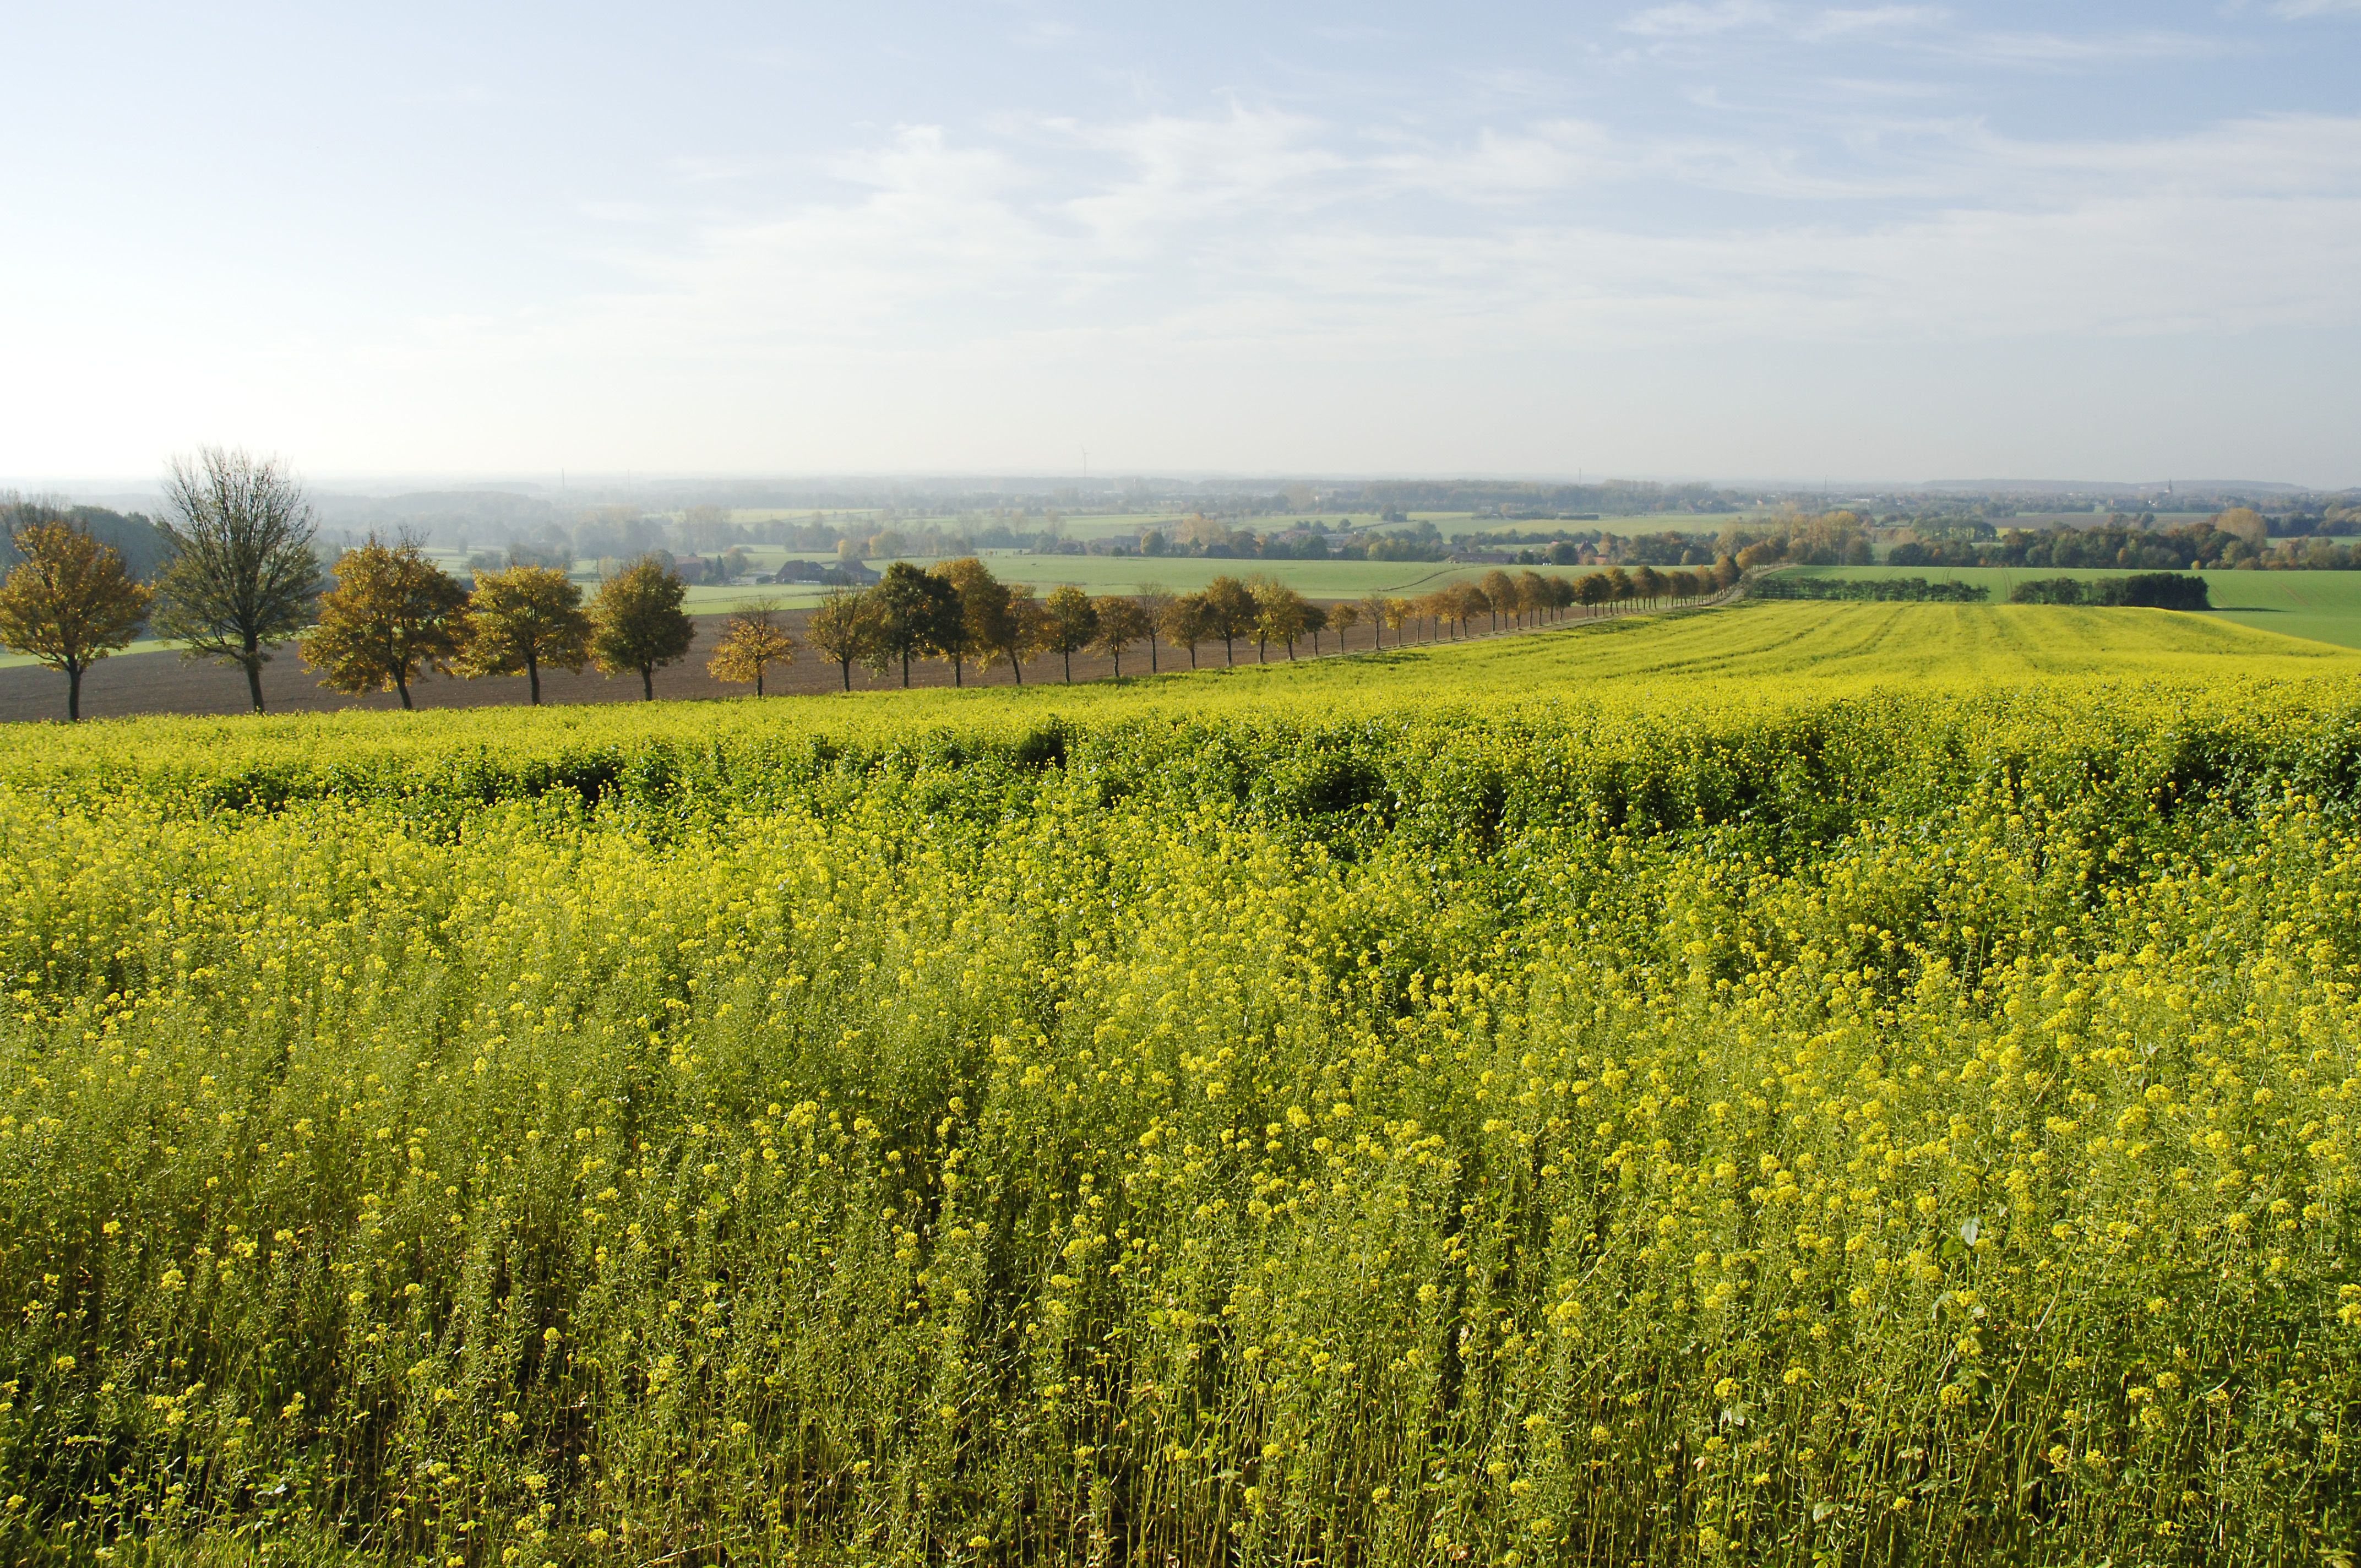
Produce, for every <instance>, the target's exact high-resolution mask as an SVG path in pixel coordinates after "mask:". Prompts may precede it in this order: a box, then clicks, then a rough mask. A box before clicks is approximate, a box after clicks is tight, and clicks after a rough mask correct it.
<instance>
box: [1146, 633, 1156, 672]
mask: <svg viewBox="0 0 2361 1568" xmlns="http://www.w3.org/2000/svg"><path fill="white" fill-rule="evenodd" d="M1156 673H1157V669H1156V633H1155V631H1154V630H1150V631H1149V632H1148V674H1151V675H1152V674H1156Z"/></svg>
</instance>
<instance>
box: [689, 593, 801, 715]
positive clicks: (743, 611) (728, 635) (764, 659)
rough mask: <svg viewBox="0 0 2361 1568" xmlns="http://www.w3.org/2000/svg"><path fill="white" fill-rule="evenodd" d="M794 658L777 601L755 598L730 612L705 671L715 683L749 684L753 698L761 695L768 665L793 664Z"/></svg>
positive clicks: (790, 641)
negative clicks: (781, 620)
mask: <svg viewBox="0 0 2361 1568" xmlns="http://www.w3.org/2000/svg"><path fill="white" fill-rule="evenodd" d="M795 657H796V640H795V639H794V638H792V637H790V636H788V635H787V629H786V628H785V626H784V625H782V624H781V623H780V617H779V607H778V604H777V602H776V601H775V600H773V599H757V600H755V601H754V602H753V603H752V604H750V605H745V606H742V607H741V608H740V609H735V610H732V611H731V612H730V620H729V622H728V624H727V626H726V627H725V629H724V630H723V631H722V633H721V641H720V642H719V644H717V645H716V646H715V648H714V650H713V657H712V658H711V659H710V660H708V661H707V663H706V666H705V668H706V671H707V673H708V674H711V675H712V676H713V678H714V679H715V680H717V681H735V682H739V683H741V684H743V683H746V682H752V684H753V687H754V695H755V696H762V695H763V676H764V675H765V674H768V673H769V672H770V668H771V666H772V665H774V664H786V663H794V662H795Z"/></svg>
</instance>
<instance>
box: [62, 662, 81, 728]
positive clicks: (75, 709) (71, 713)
mask: <svg viewBox="0 0 2361 1568" xmlns="http://www.w3.org/2000/svg"><path fill="white" fill-rule="evenodd" d="M66 722H67V723H68V724H80V723H81V722H82V666H81V665H80V664H68V665H67V666H66Z"/></svg>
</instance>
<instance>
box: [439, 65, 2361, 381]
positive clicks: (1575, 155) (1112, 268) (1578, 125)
mask: <svg viewBox="0 0 2361 1568" xmlns="http://www.w3.org/2000/svg"><path fill="white" fill-rule="evenodd" d="M1915 130H1916V133H1917V134H1916V139H1915V140H1913V141H1911V142H1910V143H1909V146H1910V148H1912V150H1911V151H1910V152H1909V153H1908V155H1907V156H1899V155H1898V156H1897V158H1896V160H1895V167H1894V169H1893V170H1889V171H1886V172H1882V173H1876V174H1861V173H1854V174H1851V175H1849V176H1847V175H1839V174H1836V173H1832V172H1828V171H1824V170H1815V169H1813V168H1812V167H1810V160H1809V159H1806V158H1803V157H1801V156H1800V155H1798V154H1796V153H1795V152H1793V151H1792V150H1783V149H1781V148H1777V147H1775V146H1761V145H1750V144H1748V143H1746V142H1744V141H1742V140H1737V139H1733V140H1730V141H1725V142H1714V141H1700V140H1697V139H1694V138H1678V137H1654V138H1632V137H1621V136H1618V135H1615V134H1613V133H1611V132H1609V130H1607V129H1606V128H1604V127H1602V126H1598V125H1596V124H1592V123H1587V122H1582V121H1575V120H1559V121H1550V122H1537V123H1534V124H1531V125H1527V126H1518V127H1508V128H1502V129H1499V130H1496V131H1490V132H1486V133H1484V134H1482V135H1479V136H1477V137H1473V138H1472V139H1469V140H1466V141H1465V142H1459V143H1436V144H1432V145H1423V146H1421V145H1404V144H1403V143H1402V142H1401V141H1400V138H1395V139H1394V140H1393V141H1392V142H1391V144H1390V145H1383V146H1370V147H1364V148H1356V147H1355V146H1354V142H1353V138H1352V137H1349V136H1348V135H1345V134H1344V133H1343V132H1342V131H1341V130H1340V128H1339V127H1337V126H1334V125H1332V124H1329V123H1326V122H1323V121H1322V120H1319V119H1317V118H1315V117H1312V116H1307V115H1293V114H1288V113H1283V112H1279V111H1276V110H1271V109H1267V108H1255V107H1249V106H1243V105H1238V104H1230V105H1227V106H1226V107H1224V109H1223V110H1222V111H1220V112H1218V113H1213V114H1208V115H1198V116H1186V115H1146V116H1141V117H1137V118H1134V119H1129V120H1116V121H1109V122H1105V123H1095V122H1082V121H1072V120H1067V121H1058V122H1053V123H1049V124H1047V125H1044V126H1038V127H1036V128H1035V131H1034V134H1033V137H1032V139H1031V140H1029V141H1027V142H1017V141H1010V142H1006V143H1004V144H1002V145H998V146H990V147H987V146H978V145H972V144H967V143H964V142H962V141H961V139H960V138H956V137H952V136H950V134H949V133H947V132H946V131H944V130H943V129H941V128H939V127H935V126H909V127H905V128H903V129H901V130H899V131H897V132H895V133H894V134H892V135H891V136H890V137H887V138H886V139H884V141H882V142H881V143H879V144H877V145H874V146H873V147H870V148H864V149H860V150H857V151H853V152H851V153H848V154H846V155H844V156H842V157H840V158H838V159H834V160H833V161H832V162H831V163H830V165H829V170H830V172H831V173H832V174H833V175H834V176H835V177H836V178H837V179H838V180H839V181H842V182H843V183H844V185H845V186H846V187H848V189H849V192H850V193H849V194H848V195H847V197H846V198H845V199H842V200H822V201H814V202H810V203H805V204H802V205H800V206H797V207H796V208H795V209H793V210H791V211H785V212H782V213H780V214H777V215H775V216H774V217H771V218H768V219H765V220H763V221H759V222H752V223H730V224H708V225H705V226H703V227H701V228H699V229H697V230H696V231H695V232H694V235H693V237H692V240H691V241H690V243H688V244H687V245H686V246H683V247H675V248H668V249H664V250H641V251H636V252H622V253H617V254H616V255H615V256H614V257H613V258H612V259H614V260H615V261H616V262H617V264H618V265H620V266H621V267H622V268H624V269H626V270H627V271H628V272H629V274H630V275H631V276H632V277H633V278H635V279H636V280H637V281H636V282H635V283H634V284H633V285H632V286H630V287H627V288H624V289H620V290H618V291H613V292H611V293H609V294H607V295H604V296H602V297H599V298H597V299H593V300H586V301H582V302H577V304H576V305H575V306H573V307H571V308H570V309H568V310H566V311H563V312H558V313H544V314H542V315H539V316H536V317H535V318H534V319H533V320H532V321H531V322H529V323H510V324H509V325H508V326H507V327H505V328H492V327H489V326H488V325H487V324H486V323H480V322H469V323H464V325H463V326H462V327H460V328H446V329H445V344H444V345H445V346H448V344H449V342H450V336H449V334H451V333H454V332H456V333H457V334H458V335H460V336H463V337H464V336H467V335H469V334H474V335H477V336H479V337H481V338H483V339H484V340H485V341H486V342H487V343H488V344H489V342H490V341H491V340H494V339H499V338H501V337H504V336H509V335H512V334H523V335H525V336H526V337H529V338H531V339H533V341H534V342H535V343H537V344H538V345H539V348H540V351H542V352H546V353H551V354H556V355H564V354H567V353H571V352H577V351H579V350H580V347H581V345H583V344H585V343H588V342H594V341H595V342H597V343H598V344H600V345H607V346H612V345H618V344H624V345H634V346H635V347H636V349H637V350H638V351H640V352H643V353H646V354H650V355H654V356H664V355H679V356H690V357H694V356H722V357H726V358H740V359H747V360H759V359H762V358H764V357H766V356H771V357H775V356H780V355H783V354H785V355H791V356H797V359H798V362H802V361H803V360H804V359H805V358H807V356H810V355H813V354H821V355H826V354H829V353H845V354H858V355H875V354H878V353H903V352H917V351H920V350H921V349H923V350H924V351H925V352H926V353H928V354H935V355H943V354H950V355H963V356H975V355H985V356H990V355H994V354H1013V355H1020V356H1022V355H1030V354H1035V353H1047V352H1049V351H1050V350H1051V349H1052V348H1053V347H1054V346H1055V345H1060V344H1071V343H1072V342H1074V341H1078V339H1077V336H1076V334H1088V335H1089V336H1090V337H1092V338H1093V340H1094V341H1100V342H1102V343H1106V344H1115V343H1121V344H1125V345H1130V348H1129V351H1137V352H1140V353H1148V354H1150V355H1151V356H1154V355H1163V356H1170V355H1180V356H1194V355H1202V354H1216V353H1237V352H1246V351H1252V352H1255V353H1260V354H1269V353H1310V354H1314V355H1318V354H1325V353H1352V354H1358V353H1363V352H1367V351H1369V350H1370V349H1371V348H1372V347H1373V345H1386V346H1389V347H1393V348H1397V349H1400V351H1402V352H1406V353H1412V352H1423V353H1443V354H1455V353H1461V352H1469V351H1475V350H1478V349H1495V350H1510V349H1514V350H1529V349H1534V348H1550V347H1554V348H1559V349H1567V348H1573V347H1576V346H1578V345H1594V346H1595V345H1600V344H1609V343H1641V342H1677V341H1692V342H1714V341H1727V340H1730V339H1740V338H1744V339H1753V340H1757V341H1798V342H1801V341H1826V340H1830V339H1846V338H1850V339H1856V340H1878V341H1909V342H1925V343H1946V342H1959V341H1965V340H1974V339H1978V338H1983V337H1990V336H1993V335H2001V336H2015V335H2024V334H2070V335H2074V336H2078V337H2085V338H2087V337H2092V336H2110V335H2122V334H2156V333H2184V332H2232V331H2242V330H2248V329H2252V328H2256V327H2259V326H2272V325H2289V324H2297V323H2312V324H2331V323H2353V322H2356V320H2361V301H2356V297H2355V295H2354V293H2353V291H2352V289H2351V287H2350V277H2349V268H2348V267H2347V266H2346V264H2345V260H2344V258H2346V257H2349V256H2351V255H2352V254H2353V253H2354V252H2355V250H2356V248H2361V117H2352V116H2319V115H2313V116H2293V115H2288V116H2262V117H2249V118H2244V119H2238V120H2233V121H2227V122H2224V123H2222V124H2219V125H2216V126H2211V127H2209V128H2207V129H2204V130H2202V131H2200V132H2196V133H2193V134H2189V135H2184V136H2177V137H2156V138H2146V139H2125V140H2100V141H2079V142H2060V143H2033V142H2025V141H2019V140H2012V139H2008V138H2005V137H1998V136H1996V135H1993V133H1991V132H1989V131H1988V130H1986V129H1984V128H1983V127H1982V126H1978V125H1977V124H1975V123H1974V122H1972V121H1967V122H1960V123H1957V124H1947V123H1937V124H1935V125H1931V126H1918V127H1915ZM1076 158H1080V159H1082V160H1083V163H1082V165H1080V166H1077V165H1076V164H1074V163H1073V161H1072V160H1073V159H1076ZM1078 168H1083V169H1088V170H1094V172H1091V173H1088V174H1082V173H1078ZM1632 183H1636V184H1640V185H1643V186H1646V187H1649V188H1652V189H1662V188H1669V189H1674V190H1692V191H1701V192H1719V191H1729V190H1733V189H1741V190H1744V191H1745V192H1749V193H1751V194H1752V195H1755V196H1757V197H1759V198H1760V199H1761V200H1762V201H1763V203H1766V205H1764V206H1763V207H1762V208H1761V209H1760V210H1759V211H1758V212H1757V214H1755V215H1754V216H1753V217H1752V219H1750V220H1747V221H1738V220H1735V219H1726V220H1725V221H1723V222H1720V223H1718V224H1715V225H1710V226H1701V225H1696V224H1693V223H1681V222H1673V221H1667V222H1663V223H1657V224H1649V223H1645V222H1641V221H1638V220H1636V219H1634V218H1633V217H1632V216H1631V214H1629V213H1628V212H1621V211H1620V210H1619V209H1618V208H1617V207H1616V206H1615V205H1614V204H1612V203H1601V202H1599V201H1598V200H1596V198H1597V197H1598V193H1599V192H1602V191H1604V190H1607V189H1609V188H1611V187H1615V186H1617V185H1620V184H1632ZM1831 203H1835V205H1834V206H1832V205H1831ZM1846 203H1852V208H1851V209H1850V210H1851V214H1852V215H1850V216H1848V215H1846V214H1847V212H1848V210H1849V209H1848V207H1847V205H1846ZM2227 235H2269V236H2272V238H2271V242H2270V243H2269V244H2253V245H2240V244H2215V243H2208V242H2206V240H2205V239H2204V237H2203V236H2227ZM1028 345H1029V346H1028Z"/></svg>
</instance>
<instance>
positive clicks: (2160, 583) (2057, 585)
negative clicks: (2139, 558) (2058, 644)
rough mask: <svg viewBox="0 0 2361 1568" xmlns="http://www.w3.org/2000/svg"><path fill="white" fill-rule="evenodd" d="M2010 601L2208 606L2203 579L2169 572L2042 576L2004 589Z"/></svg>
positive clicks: (2210, 605) (2163, 607) (2020, 602)
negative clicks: (2087, 577)
mask: <svg viewBox="0 0 2361 1568" xmlns="http://www.w3.org/2000/svg"><path fill="white" fill-rule="evenodd" d="M2008 602H2009V603H2011V604H2095V605H2129V606H2136V607H2138V608H2141V609H2213V600H2212V599H2211V598H2208V597H2207V594H2206V591H2205V579H2204V578H2202V577H2186V576H2180V575H2179V574H2177V573H2172V572H2138V573H2135V574H2134V575H2132V576H2128V577H2102V578H2099V579H2097V580H2095V581H2092V582H2083V581H2081V580H2080V579H2078V578H2074V577H2042V578H2038V579H2037V580H2035V581H2033V582H2030V583H2019V584H2017V585H2016V586H2015V587H2013V588H2011V589H2009V591H2008Z"/></svg>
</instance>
